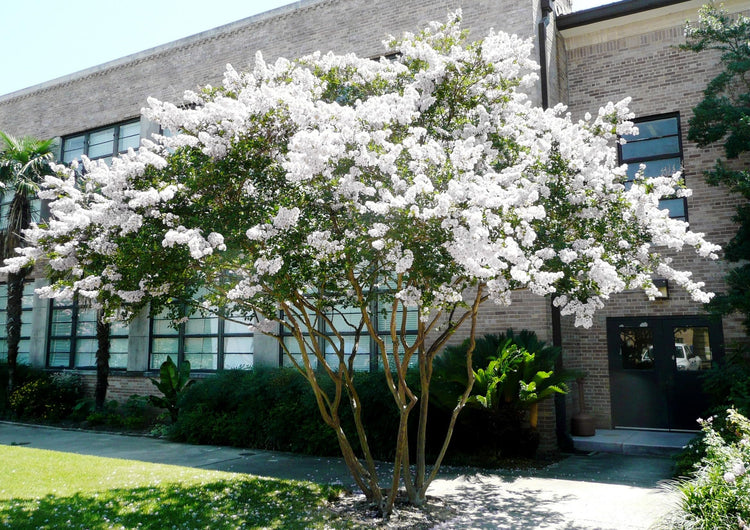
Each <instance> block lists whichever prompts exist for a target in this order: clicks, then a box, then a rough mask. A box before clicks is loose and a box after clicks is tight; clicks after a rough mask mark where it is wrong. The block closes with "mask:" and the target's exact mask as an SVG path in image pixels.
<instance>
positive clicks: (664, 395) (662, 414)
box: [607, 316, 724, 430]
mask: <svg viewBox="0 0 750 530" xmlns="http://www.w3.org/2000/svg"><path fill="white" fill-rule="evenodd" d="M723 342H724V339H723V334H722V331H721V321H720V320H719V319H709V318H707V317H697V316H696V317H684V316H680V317H642V318H639V317H632V318H608V319H607V343H608V351H609V374H610V392H611V399H612V421H613V423H614V426H615V427H630V428H642V429H644V428H645V429H663V430H698V428H699V426H698V424H697V423H696V419H697V418H699V417H701V415H702V414H704V413H705V412H706V409H707V407H708V401H707V399H706V396H705V395H704V394H703V392H702V391H701V380H700V374H701V373H703V372H705V371H706V370H708V369H710V368H711V367H712V366H713V365H714V363H715V362H717V361H718V360H719V359H721V357H722V356H723V351H724V344H723Z"/></svg>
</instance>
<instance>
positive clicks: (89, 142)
mask: <svg viewBox="0 0 750 530" xmlns="http://www.w3.org/2000/svg"><path fill="white" fill-rule="evenodd" d="M140 141H141V122H140V120H137V119H136V120H131V121H127V122H123V123H118V124H115V125H110V126H109V127H104V128H102V129H95V130H91V131H87V132H85V133H80V134H76V135H73V136H67V137H65V138H63V147H62V159H63V162H65V163H66V164H67V163H70V162H72V161H74V160H80V159H81V155H86V156H88V157H89V158H90V159H92V160H94V159H104V160H106V161H107V162H109V161H111V160H112V157H113V156H115V155H117V154H118V153H124V152H126V151H127V150H128V148H130V147H132V148H133V149H138V146H139V145H140Z"/></svg>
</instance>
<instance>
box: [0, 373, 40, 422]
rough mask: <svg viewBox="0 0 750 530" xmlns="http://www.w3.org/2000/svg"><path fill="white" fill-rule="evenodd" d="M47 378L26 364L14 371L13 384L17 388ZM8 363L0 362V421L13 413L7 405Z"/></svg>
mask: <svg viewBox="0 0 750 530" xmlns="http://www.w3.org/2000/svg"><path fill="white" fill-rule="evenodd" d="M44 377H47V373H46V372H45V371H44V370H42V369H40V368H34V367H32V366H29V365H27V364H19V365H17V366H16V370H15V383H16V386H17V387H20V386H23V385H25V384H26V383H29V382H31V381H33V380H35V379H40V378H44ZM7 388H8V363H7V362H6V361H0V419H7V418H10V417H11V415H12V414H13V412H12V411H11V409H10V405H9V403H8V398H9V395H8V392H7Z"/></svg>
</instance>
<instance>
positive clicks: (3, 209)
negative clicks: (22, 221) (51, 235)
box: [0, 189, 42, 230]
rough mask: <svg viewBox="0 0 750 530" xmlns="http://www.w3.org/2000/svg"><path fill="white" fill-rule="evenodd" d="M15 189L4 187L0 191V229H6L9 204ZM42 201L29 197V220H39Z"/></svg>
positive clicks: (36, 221)
mask: <svg viewBox="0 0 750 530" xmlns="http://www.w3.org/2000/svg"><path fill="white" fill-rule="evenodd" d="M15 195H16V194H15V191H14V190H12V189H6V190H3V191H2V192H0V230H7V229H8V218H9V216H10V205H11V203H12V202H13V197H15ZM41 205H42V201H40V200H39V199H31V220H32V221H33V222H35V223H38V222H39V220H40V218H41V217H40V213H41Z"/></svg>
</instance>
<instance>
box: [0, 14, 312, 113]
mask: <svg viewBox="0 0 750 530" xmlns="http://www.w3.org/2000/svg"><path fill="white" fill-rule="evenodd" d="M324 1H325V0H296V1H292V2H290V3H289V4H286V5H283V6H279V7H277V8H275V9H271V10H269V11H264V12H262V13H257V14H255V15H251V16H249V17H246V18H242V19H240V20H235V21H234V22H229V23H227V24H223V25H221V26H217V27H215V28H212V29H207V30H204V31H201V32H200V33H195V34H193V35H188V36H187V37H182V38H180V39H177V40H173V41H170V42H166V43H164V44H159V45H157V46H154V47H151V48H148V49H145V50H142V51H139V52H135V53H131V54H129V55H125V56H123V57H119V58H117V59H113V60H111V61H107V62H104V63H101V64H98V65H94V66H90V67H88V68H84V69H83V70H78V71H77V72H73V73H70V74H66V75H63V76H60V77H56V78H54V79H50V80H49V81H43V82H41V83H38V84H36V85H31V86H29V87H26V88H21V89H19V90H15V91H13V92H8V93H7V94H0V103H2V102H6V101H9V100H13V99H17V98H22V97H24V96H27V95H30V94H33V93H35V92H41V91H43V90H45V89H48V88H52V87H55V86H60V85H65V84H67V83H70V82H73V81H77V80H80V79H86V78H87V77H90V76H93V75H96V74H97V73H100V72H105V71H107V70H110V69H112V68H117V67H119V66H123V65H127V64H129V63H135V62H137V61H139V60H144V59H148V58H150V57H153V56H156V55H158V54H160V53H164V52H166V51H169V50H173V49H177V48H181V47H183V46H190V45H194V44H197V43H199V42H201V41H205V40H209V39H211V38H215V37H217V36H220V35H224V34H228V33H231V32H233V31H237V30H240V29H241V28H244V27H246V26H249V25H251V24H258V23H262V22H266V21H268V20H270V19H272V18H276V17H280V16H283V15H287V14H289V13H292V12H294V11H297V10H299V9H301V8H305V7H310V6H313V5H315V4H318V3H321V2H324Z"/></svg>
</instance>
